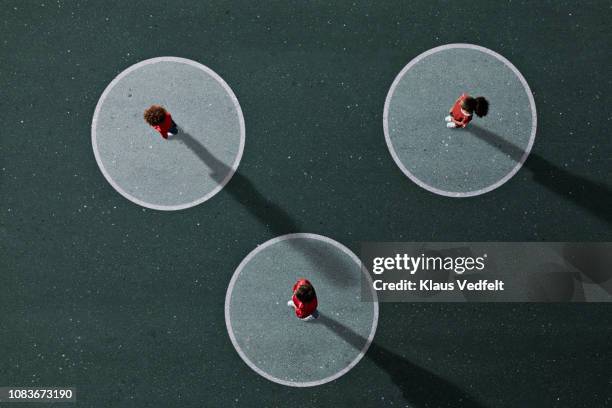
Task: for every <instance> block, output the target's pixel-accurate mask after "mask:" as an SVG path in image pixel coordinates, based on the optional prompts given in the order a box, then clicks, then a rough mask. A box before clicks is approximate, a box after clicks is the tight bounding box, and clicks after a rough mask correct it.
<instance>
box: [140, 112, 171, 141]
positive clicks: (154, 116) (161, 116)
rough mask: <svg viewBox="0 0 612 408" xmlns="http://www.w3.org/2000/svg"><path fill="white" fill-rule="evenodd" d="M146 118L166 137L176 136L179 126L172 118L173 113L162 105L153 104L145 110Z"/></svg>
mask: <svg viewBox="0 0 612 408" xmlns="http://www.w3.org/2000/svg"><path fill="white" fill-rule="evenodd" d="M144 119H145V121H146V122H147V123H148V124H149V125H150V126H151V127H152V128H153V129H155V130H157V131H158V132H159V134H160V135H161V136H162V137H163V138H164V139H168V136H174V135H176V134H177V133H178V128H177V126H176V123H174V121H173V120H172V115H170V112H168V111H167V110H165V109H164V107H163V106H161V105H151V106H150V107H149V108H148V109H147V110H146V111H145V112H144Z"/></svg>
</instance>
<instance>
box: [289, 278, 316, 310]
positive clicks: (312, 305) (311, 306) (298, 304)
mask: <svg viewBox="0 0 612 408" xmlns="http://www.w3.org/2000/svg"><path fill="white" fill-rule="evenodd" d="M302 285H310V282H309V281H308V280H307V279H300V280H298V281H297V282H296V283H295V285H293V292H294V293H295V290H296V289H297V288H299V287H300V286H302ZM292 300H293V304H294V305H295V315H296V316H297V317H299V318H300V319H305V318H307V317H308V316H310V315H311V314H312V313H313V312H314V311H315V310H317V296H316V295H315V297H314V298H313V299H312V300H311V301H310V302H308V303H304V302H302V301H301V300H300V299H298V298H297V296H295V295H293V298H292Z"/></svg>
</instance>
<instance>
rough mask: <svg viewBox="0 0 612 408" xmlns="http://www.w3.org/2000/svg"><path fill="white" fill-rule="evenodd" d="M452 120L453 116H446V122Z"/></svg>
mask: <svg viewBox="0 0 612 408" xmlns="http://www.w3.org/2000/svg"><path fill="white" fill-rule="evenodd" d="M452 120H453V118H451V117H450V115H448V116H447V117H445V118H444V121H445V122H450V121H452Z"/></svg>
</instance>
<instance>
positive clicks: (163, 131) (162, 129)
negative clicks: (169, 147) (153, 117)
mask: <svg viewBox="0 0 612 408" xmlns="http://www.w3.org/2000/svg"><path fill="white" fill-rule="evenodd" d="M171 127H172V115H170V112H166V117H165V118H164V121H163V122H162V123H161V124H159V125H155V126H153V129H155V130H157V131H158V132H159V134H160V135H162V137H163V138H164V139H167V138H168V130H170V128H171Z"/></svg>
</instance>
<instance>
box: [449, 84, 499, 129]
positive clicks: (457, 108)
mask: <svg viewBox="0 0 612 408" xmlns="http://www.w3.org/2000/svg"><path fill="white" fill-rule="evenodd" d="M488 112H489V102H488V101H487V100H486V99H485V98H484V97H482V96H479V97H477V98H472V97H471V96H469V95H468V94H465V93H464V94H462V95H461V96H460V97H459V99H457V101H456V102H455V104H454V105H453V107H452V108H451V109H450V111H449V113H450V115H448V116H447V117H445V118H444V120H445V121H446V127H447V128H449V129H453V128H464V127H466V126H467V124H468V123H470V121H471V120H472V115H473V114H474V113H475V114H476V115H478V117H480V118H481V117H483V116H486V114H487V113H488Z"/></svg>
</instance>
